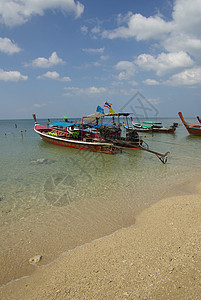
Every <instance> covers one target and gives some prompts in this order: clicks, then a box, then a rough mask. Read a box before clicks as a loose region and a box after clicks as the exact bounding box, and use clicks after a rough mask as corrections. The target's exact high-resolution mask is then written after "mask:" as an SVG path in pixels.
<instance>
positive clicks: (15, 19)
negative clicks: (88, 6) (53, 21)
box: [0, 0, 84, 26]
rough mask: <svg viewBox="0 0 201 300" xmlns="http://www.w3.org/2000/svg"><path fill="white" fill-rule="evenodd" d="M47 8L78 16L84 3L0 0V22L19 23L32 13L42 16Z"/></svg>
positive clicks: (60, 0) (69, 0)
mask: <svg viewBox="0 0 201 300" xmlns="http://www.w3.org/2000/svg"><path fill="white" fill-rule="evenodd" d="M47 9H51V10H60V11H62V12H64V13H65V12H68V13H73V14H74V15H75V17H76V18H78V17H80V16H81V14H82V13H83V11H84V5H83V4H81V3H80V2H79V1H74V0H43V1H42V0H40V1H39V0H1V1H0V23H3V24H6V25H7V26H15V25H20V24H23V23H26V22H27V21H28V20H29V19H30V18H31V17H32V16H34V15H39V16H43V15H44V13H45V10H47Z"/></svg>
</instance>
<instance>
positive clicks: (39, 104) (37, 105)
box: [34, 103, 47, 108]
mask: <svg viewBox="0 0 201 300" xmlns="http://www.w3.org/2000/svg"><path fill="white" fill-rule="evenodd" d="M46 105H47V104H45V103H35V104H34V107H37V108H42V107H44V106H46Z"/></svg>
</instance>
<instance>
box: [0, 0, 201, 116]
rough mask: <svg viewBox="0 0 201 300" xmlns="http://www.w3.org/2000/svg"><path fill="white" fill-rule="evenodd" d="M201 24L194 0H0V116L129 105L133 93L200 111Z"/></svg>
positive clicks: (171, 111)
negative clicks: (105, 104)
mask: <svg viewBox="0 0 201 300" xmlns="http://www.w3.org/2000/svg"><path fill="white" fill-rule="evenodd" d="M200 28H201V2H200V0H191V1H187V0H174V1H173V0H153V1H150V0H109V1H108V0H93V1H92V0H80V1H75V0H0V103H1V109H0V118H1V119H10V118H31V115H32V113H36V114H37V116H38V117H39V118H47V117H50V118H52V117H62V116H63V115H64V114H65V115H67V116H69V117H80V116H82V115H87V114H91V113H93V112H95V110H96V106H97V105H101V106H103V105H104V102H105V101H108V102H110V103H112V104H113V109H114V111H120V110H121V109H122V107H125V109H126V110H127V111H129V109H130V108H131V104H128V105H127V107H126V103H130V102H129V100H130V99H134V100H132V101H134V102H133V103H132V106H133V107H137V105H136V103H137V102H136V99H137V98H136V96H135V95H138V96H139V97H141V99H144V100H146V102H147V103H148V104H149V107H152V108H155V111H157V113H158V114H159V116H161V117H166V116H167V117H168V116H170V117H175V116H177V113H178V111H180V110H181V111H183V113H184V114H185V115H187V116H197V115H201V30H200ZM137 101H138V100H137ZM129 105H130V106H129Z"/></svg>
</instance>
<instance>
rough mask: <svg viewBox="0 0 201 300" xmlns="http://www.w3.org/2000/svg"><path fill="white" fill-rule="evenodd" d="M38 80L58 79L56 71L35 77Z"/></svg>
mask: <svg viewBox="0 0 201 300" xmlns="http://www.w3.org/2000/svg"><path fill="white" fill-rule="evenodd" d="M37 78H38V79H44V78H48V79H54V80H55V79H58V78H59V73H57V72H56V71H54V72H50V71H48V72H47V73H45V74H43V75H40V76H38V77H37Z"/></svg>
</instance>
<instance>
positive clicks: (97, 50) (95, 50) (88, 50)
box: [82, 48, 104, 54]
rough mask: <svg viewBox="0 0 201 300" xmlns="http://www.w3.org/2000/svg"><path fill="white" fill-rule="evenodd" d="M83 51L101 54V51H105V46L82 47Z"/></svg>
mask: <svg viewBox="0 0 201 300" xmlns="http://www.w3.org/2000/svg"><path fill="white" fill-rule="evenodd" d="M82 51H84V52H86V53H89V54H99V53H103V52H104V48H95V49H93V48H86V49H82Z"/></svg>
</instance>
